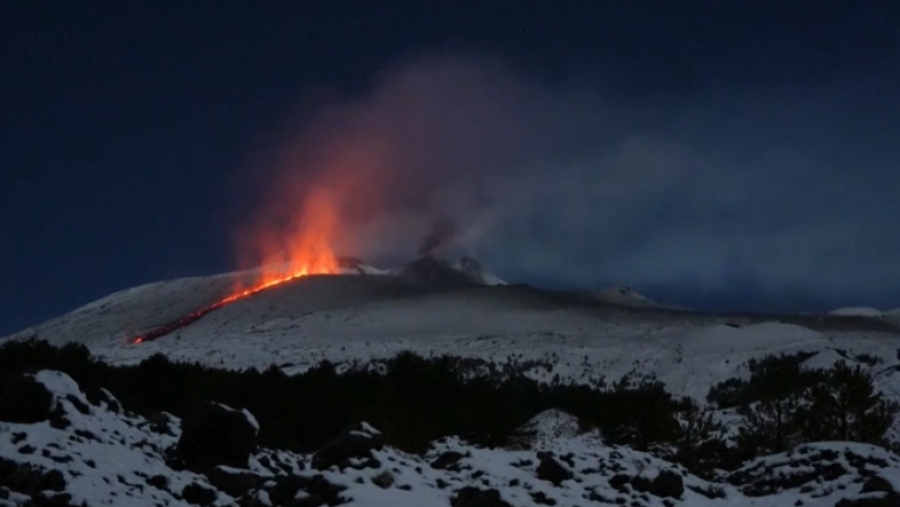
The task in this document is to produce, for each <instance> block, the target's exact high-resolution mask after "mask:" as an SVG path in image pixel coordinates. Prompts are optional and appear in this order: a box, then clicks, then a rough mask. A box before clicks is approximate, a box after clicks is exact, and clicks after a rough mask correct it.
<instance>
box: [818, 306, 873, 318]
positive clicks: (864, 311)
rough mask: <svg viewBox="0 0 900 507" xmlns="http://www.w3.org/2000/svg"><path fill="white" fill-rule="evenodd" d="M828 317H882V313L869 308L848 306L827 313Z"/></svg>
mask: <svg viewBox="0 0 900 507" xmlns="http://www.w3.org/2000/svg"><path fill="white" fill-rule="evenodd" d="M829 315H843V316H856V317H882V316H883V315H884V312H882V311H881V310H879V309H877V308H872V307H869V306H848V307H846V308H838V309H836V310H832V311H830V312H829Z"/></svg>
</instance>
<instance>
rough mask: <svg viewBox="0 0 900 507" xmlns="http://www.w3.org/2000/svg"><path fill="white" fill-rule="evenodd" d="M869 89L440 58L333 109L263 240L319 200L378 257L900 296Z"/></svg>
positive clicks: (275, 196)
mask: <svg viewBox="0 0 900 507" xmlns="http://www.w3.org/2000/svg"><path fill="white" fill-rule="evenodd" d="M853 86H854V85H853V84H852V83H850V84H840V83H839V84H835V85H833V86H831V87H820V88H817V89H814V90H811V89H766V90H731V89H728V88H711V89H705V90H699V91H697V92H686V93H683V94H679V95H671V96H646V95H645V96H638V95H631V94H629V93H627V92H623V91H621V90H620V91H611V89H608V88H605V87H604V81H603V79H600V78H597V77H596V76H593V77H590V78H578V77H577V76H576V77H571V76H570V77H568V78H562V79H560V78H557V79H555V80H553V81H548V80H546V79H540V78H539V77H535V76H531V75H528V74H527V73H524V72H521V71H519V70H517V69H515V68H514V67H512V66H510V65H508V64H507V63H506V62H505V61H503V60H502V59H499V58H495V57H490V56H471V55H423V56H420V57H418V58H416V59H413V60H411V61H406V62H403V63H402V64H400V65H397V66H395V67H393V68H390V69H386V70H385V71H384V72H382V73H381V74H380V75H378V76H377V77H376V78H375V79H374V80H373V81H372V82H371V84H370V86H369V88H368V89H367V91H366V92H364V93H362V94H357V95H353V96H349V97H332V98H331V99H329V100H322V99H321V97H316V98H315V100H314V101H313V102H314V103H315V104H316V107H313V108H306V109H305V110H304V113H303V114H302V121H300V122H299V123H300V126H299V127H298V128H295V129H291V131H290V132H289V134H288V135H287V136H286V137H285V139H284V141H283V142H281V143H279V144H280V148H279V150H277V154H276V155H277V156H273V157H271V158H272V159H273V160H275V162H274V163H273V164H269V165H270V166H272V167H276V168H277V171H276V173H275V175H274V176H272V175H269V176H266V177H265V178H264V179H266V180H267V181H274V182H275V184H274V185H273V187H272V188H273V189H270V190H269V191H268V192H267V193H266V194H265V195H266V199H267V202H266V203H265V205H264V206H263V210H262V212H261V214H260V215H259V217H260V218H259V220H258V221H257V222H255V223H254V224H253V225H252V226H251V227H250V228H249V229H250V230H260V229H267V230H271V231H272V233H273V234H275V235H277V234H282V233H283V231H285V230H287V231H290V230H292V229H297V228H299V227H301V225H302V224H301V222H302V221H303V218H301V217H300V216H299V215H302V213H303V205H302V203H303V202H304V200H305V199H306V198H307V197H308V196H309V195H311V194H312V193H315V194H317V195H319V194H324V195H327V196H329V198H328V202H329V203H330V205H331V206H333V209H331V210H330V211H328V213H330V214H331V215H330V218H331V219H332V220H333V221H334V226H333V227H332V228H331V229H329V230H330V231H331V233H332V237H331V238H330V241H331V244H332V245H333V247H334V248H335V249H336V250H337V251H338V252H339V253H340V254H348V255H356V256H360V257H364V258H366V259H368V260H370V261H372V262H382V263H390V262H393V261H402V260H408V257H409V255H408V254H409V252H411V251H413V249H414V248H415V246H416V245H420V246H419V249H418V252H419V254H420V255H427V254H429V253H433V252H435V249H436V248H442V249H446V248H449V250H448V251H447V253H448V254H451V253H454V251H455V250H458V251H459V253H467V254H472V255H474V256H476V257H479V258H481V259H482V260H483V261H484V262H485V263H487V264H488V265H489V266H491V267H492V268H493V269H495V270H496V271H498V272H499V274H501V275H503V276H505V277H506V278H510V279H512V280H525V281H536V282H538V283H541V282H544V283H552V284H585V283H592V282H596V281H599V280H606V281H614V282H619V283H626V284H629V285H632V286H638V287H640V286H641V285H642V284H644V285H646V284H677V285H680V286H689V287H694V288H696V289H697V290H698V291H716V290H724V289H730V288H731V286H732V284H733V283H735V282H736V281H743V282H746V281H748V280H750V281H752V283H753V285H754V286H756V287H759V288H761V289H760V290H766V291H768V290H773V291H774V290H782V289H788V288H789V289H791V290H802V291H807V292H810V291H818V292H821V293H830V294H831V293H836V292H841V291H843V292H845V293H857V292H860V291H863V290H865V288H866V287H871V286H883V285H884V284H885V283H886V281H893V282H900V264H898V263H897V262H896V259H897V258H898V257H900V240H898V236H897V233H896V232H893V230H891V231H888V230H887V229H885V227H884V225H885V221H884V220H885V219H884V218H883V217H886V216H894V217H896V216H900V204H898V203H900V200H897V199H892V198H891V197H890V196H891V195H894V196H896V195H900V178H896V177H893V178H883V177H882V176H883V175H886V174H890V172H891V171H892V170H893V169H891V167H892V166H891V164H895V161H896V160H897V157H896V156H895V155H897V153H896V152H897V148H896V147H895V146H896V145H895V144H891V143H890V142H889V141H888V140H887V139H885V140H881V139H874V138H866V137H863V136H859V135H855V136H854V135H847V132H851V131H853V129H854V128H856V127H859V128H862V126H859V125H856V124H854V121H856V122H857V123H858V120H854V118H855V117H854V116H853V115H850V114H849V108H850V107H853V108H857V109H858V108H861V107H862V108H865V107H870V106H871V104H869V105H867V103H865V101H864V100H863V99H858V100H856V99H855V100H854V101H852V102H851V103H852V106H841V104H843V103H845V102H846V101H843V100H841V99H842V98H846V97H845V96H846V95H847V94H849V93H851V92H850V91H848V90H851V91H852V90H855V89H854V88H853ZM854 93H855V92H854ZM855 96H856V95H854V97H855ZM838 126H840V127H839V128H838ZM855 126H856V127H855ZM892 157H893V158H892ZM320 212H321V210H320ZM435 216H439V217H443V218H442V219H441V220H439V221H434V220H433V219H432V217H435ZM307 219H308V217H307ZM251 236H252V235H251ZM423 237H424V238H425V240H424V242H421V243H420V241H421V238H423ZM451 239H452V241H450V240H451ZM253 242H254V240H253V239H252V238H251V239H247V236H246V235H245V236H244V237H243V238H242V243H244V244H252V243H253ZM864 245H865V246H864Z"/></svg>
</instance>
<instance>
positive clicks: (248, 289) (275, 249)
mask: <svg viewBox="0 0 900 507" xmlns="http://www.w3.org/2000/svg"><path fill="white" fill-rule="evenodd" d="M302 210H303V213H302V214H301V215H300V216H299V219H296V220H294V219H291V220H287V221H282V222H281V223H278V222H277V221H276V223H275V224H272V223H266V224H262V225H261V226H260V227H259V228H258V229H257V230H255V231H254V233H253V234H252V235H249V236H248V238H252V240H251V241H252V242H253V243H254V245H252V246H251V247H250V248H251V249H253V250H255V255H258V256H259V258H260V260H261V263H262V266H261V267H260V268H258V269H257V270H256V271H257V273H258V275H256V276H254V277H253V278H254V280H253V281H252V282H251V283H249V284H247V283H246V281H245V280H235V289H234V292H232V293H231V294H230V295H228V296H226V297H224V298H222V299H220V300H219V301H216V302H215V303H213V304H211V305H208V306H205V307H203V308H200V309H199V310H196V311H194V312H191V313H189V314H187V315H185V316H183V317H180V318H178V319H176V320H174V321H170V322H167V323H165V324H163V325H161V326H159V327H157V328H155V329H153V330H151V331H148V332H146V333H144V334H141V335H138V336H136V337H134V338H131V339H130V340H129V342H130V343H133V344H140V343H144V342H147V341H151V340H155V339H157V338H160V337H162V336H165V335H167V334H169V333H171V332H173V331H176V330H178V329H181V328H183V327H185V326H188V325H190V324H191V323H193V322H196V321H197V320H198V319H200V318H202V317H203V316H204V315H206V314H208V313H209V312H211V311H213V310H217V309H219V308H221V307H223V306H225V305H227V304H230V303H234V302H235V301H238V300H241V299H243V298H246V297H249V296H252V295H254V294H257V293H259V292H262V291H264V290H266V289H269V288H272V287H275V286H278V285H281V284H283V283H286V282H290V281H292V280H296V279H298V278H301V277H304V276H308V275H331V274H336V273H338V272H339V271H340V267H339V263H338V260H337V257H336V256H335V254H334V251H333V250H332V247H331V241H332V238H333V235H334V232H335V229H336V224H337V215H336V212H335V207H334V206H333V202H332V198H331V194H330V193H329V192H327V191H326V190H323V189H316V190H314V191H312V192H311V193H310V194H309V196H308V197H307V199H306V201H305V202H304V205H303V208H302Z"/></svg>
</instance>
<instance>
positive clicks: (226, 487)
mask: <svg viewBox="0 0 900 507" xmlns="http://www.w3.org/2000/svg"><path fill="white" fill-rule="evenodd" d="M206 477H207V479H209V483H210V484H212V485H213V486H215V487H216V488H218V489H219V490H220V491H222V492H224V493H226V494H228V495H231V496H233V497H235V498H237V497H240V496H244V495H245V494H247V493H248V492H250V491H251V490H254V489H258V488H259V487H260V486H261V485H262V483H263V482H265V479H264V478H263V477H262V476H260V475H259V474H256V473H253V472H251V471H250V470H241V469H237V468H231V467H223V466H218V467H215V468H212V469H210V470H209V471H208V472H206Z"/></svg>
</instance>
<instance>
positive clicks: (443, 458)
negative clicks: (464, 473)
mask: <svg viewBox="0 0 900 507" xmlns="http://www.w3.org/2000/svg"><path fill="white" fill-rule="evenodd" d="M464 457H465V455H464V454H463V453H461V452H456V451H445V452H442V453H441V455H440V456H438V457H437V459H435V460H434V461H432V462H431V468H434V469H436V470H447V469H451V470H459V465H458V463H459V460H461V459H463V458H464ZM451 467H452V468H451Z"/></svg>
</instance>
